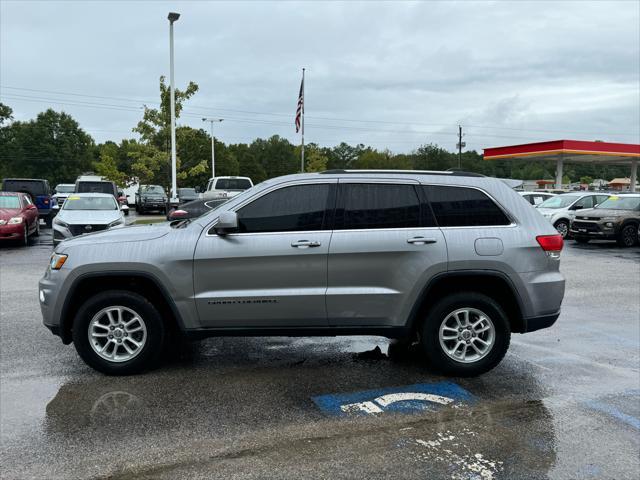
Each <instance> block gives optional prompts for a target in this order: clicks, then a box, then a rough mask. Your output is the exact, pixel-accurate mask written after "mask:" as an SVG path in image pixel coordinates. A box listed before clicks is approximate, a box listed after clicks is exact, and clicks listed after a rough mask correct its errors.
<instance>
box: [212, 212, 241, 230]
mask: <svg viewBox="0 0 640 480" xmlns="http://www.w3.org/2000/svg"><path fill="white" fill-rule="evenodd" d="M237 229H238V214H237V213H236V212H231V211H226V212H222V213H221V214H220V217H218V223H216V226H215V227H214V230H215V232H216V234H217V235H221V236H224V235H226V234H227V233H231V232H233V231H234V230H237Z"/></svg>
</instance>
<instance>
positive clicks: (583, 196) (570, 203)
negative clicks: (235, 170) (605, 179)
mask: <svg viewBox="0 0 640 480" xmlns="http://www.w3.org/2000/svg"><path fill="white" fill-rule="evenodd" d="M607 198H609V195H608V194H606V193H593V192H571V193H563V194H562V195H558V196H555V197H552V198H550V199H548V200H545V201H544V202H542V203H541V204H540V205H538V207H537V208H538V211H539V212H540V213H541V214H542V216H543V217H544V218H546V219H547V220H549V221H550V222H551V224H552V225H553V226H554V227H556V230H558V233H560V235H562V237H563V238H565V237H566V236H567V235H568V234H569V225H571V221H572V220H573V218H574V217H575V216H576V213H575V212H576V210H582V209H583V208H593V207H595V206H596V205H598V204H599V203H602V202H604V201H605V200H606V199H607Z"/></svg>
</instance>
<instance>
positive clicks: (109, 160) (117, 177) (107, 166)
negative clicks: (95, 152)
mask: <svg viewBox="0 0 640 480" xmlns="http://www.w3.org/2000/svg"><path fill="white" fill-rule="evenodd" d="M93 167H94V171H95V173H97V174H98V175H100V176H103V177H106V178H108V179H109V180H111V181H112V182H115V183H116V185H118V187H120V188H124V187H126V186H127V185H128V184H129V183H130V178H129V176H128V175H127V174H125V173H123V172H121V171H120V170H118V165H117V164H116V161H115V159H114V158H113V157H112V156H110V155H109V154H108V153H107V152H106V151H104V152H102V153H101V154H100V160H98V161H96V162H94V164H93Z"/></svg>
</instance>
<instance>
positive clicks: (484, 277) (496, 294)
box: [407, 270, 526, 333]
mask: <svg viewBox="0 0 640 480" xmlns="http://www.w3.org/2000/svg"><path fill="white" fill-rule="evenodd" d="M460 291H474V292H478V293H482V294H485V295H487V296H489V297H491V298H493V299H494V300H495V301H497V302H498V303H499V304H500V306H501V307H502V308H503V309H504V311H505V313H506V315H507V318H508V320H509V325H510V326H511V331H512V332H515V333H523V332H525V331H526V320H525V319H524V315H523V311H524V310H523V305H522V299H521V298H520V295H519V294H518V291H517V290H516V288H515V286H514V285H513V282H512V281H511V280H510V279H509V278H508V277H507V275H505V274H504V273H502V272H498V271H492V270H460V271H452V272H444V273H441V274H439V275H436V276H435V277H434V278H432V279H431V280H430V281H429V282H428V283H427V285H425V286H424V288H423V290H422V292H421V294H420V295H419V296H418V300H417V301H416V303H415V304H414V306H413V308H412V309H411V313H410V314H409V319H408V321H407V327H408V328H409V330H410V331H412V332H413V331H415V329H416V328H417V327H418V326H419V325H420V323H421V321H422V319H423V318H424V315H425V314H426V312H427V311H428V310H429V308H430V307H431V306H432V305H433V304H434V303H435V302H436V301H437V300H438V298H441V297H442V296H444V295H448V294H450V293H452V292H460Z"/></svg>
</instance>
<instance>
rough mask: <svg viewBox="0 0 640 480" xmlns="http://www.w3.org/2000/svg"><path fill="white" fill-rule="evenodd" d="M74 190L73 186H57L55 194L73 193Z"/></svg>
mask: <svg viewBox="0 0 640 480" xmlns="http://www.w3.org/2000/svg"><path fill="white" fill-rule="evenodd" d="M75 189H76V186H75V185H57V186H56V192H58V193H73V191H74V190H75Z"/></svg>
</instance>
